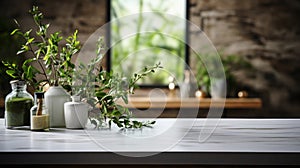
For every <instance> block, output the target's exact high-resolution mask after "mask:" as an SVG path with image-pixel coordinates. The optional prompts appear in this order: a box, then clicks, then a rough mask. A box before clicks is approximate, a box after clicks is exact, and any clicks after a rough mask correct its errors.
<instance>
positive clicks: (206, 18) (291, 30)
mask: <svg viewBox="0 0 300 168" xmlns="http://www.w3.org/2000/svg"><path fill="white" fill-rule="evenodd" d="M190 3H191V7H190V15H191V18H190V19H191V20H192V21H193V22H194V23H195V24H196V25H198V26H199V27H201V28H202V29H203V31H204V32H205V33H206V34H207V36H208V37H209V38H210V40H211V41H212V42H213V44H214V45H215V46H216V48H217V49H218V51H220V52H222V54H224V55H228V54H234V55H238V56H241V57H243V58H245V59H246V60H248V61H249V62H250V63H251V64H252V65H253V67H254V70H253V73H252V75H250V76H249V75H246V74H245V73H243V71H236V72H234V74H235V76H236V77H237V79H238V81H239V83H240V84H241V85H243V86H247V88H248V89H249V90H252V91H256V92H257V93H259V95H260V96H261V97H262V98H263V100H264V102H263V103H264V115H265V116H271V117H284V116H298V117H299V116H300V114H299V110H300V106H299V105H298V104H299V98H300V97H299V96H300V94H299V93H300V88H299V84H300V83H299V82H300V81H299V79H300V75H299V72H300V71H299V70H300V66H299V65H300V64H299V63H300V55H299V54H300V22H299V16H300V15H299V14H300V1H299V0H293V1H289V0H191V1H190Z"/></svg>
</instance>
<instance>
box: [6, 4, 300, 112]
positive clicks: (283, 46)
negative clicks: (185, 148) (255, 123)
mask: <svg viewBox="0 0 300 168" xmlns="http://www.w3.org/2000/svg"><path fill="white" fill-rule="evenodd" d="M33 4H37V5H38V6H39V7H40V9H41V11H42V12H43V13H44V14H45V16H46V18H45V19H46V20H45V21H47V22H48V21H49V22H51V29H50V30H51V31H54V30H55V31H56V30H61V31H62V35H64V36H67V35H70V34H71V33H72V32H74V31H75V29H78V30H79V39H80V40H81V41H82V42H84V41H85V40H86V39H87V38H88V37H89V35H91V33H93V32H94V31H95V30H96V29H97V28H99V27H100V26H102V25H103V24H104V23H105V19H106V1H105V0H51V1H48V0H39V1H37V3H36V2H35V1H33V0H22V1H21V0H9V1H1V2H0V14H1V15H0V16H1V19H2V18H6V19H7V18H8V19H13V18H16V19H17V20H18V21H19V22H20V24H21V25H22V27H23V28H24V29H29V28H31V27H32V25H33V21H32V19H31V17H30V15H29V14H27V11H28V9H30V8H31V6H32V5H33ZM189 10H190V20H191V21H192V22H193V23H194V24H196V25H197V26H199V27H201V28H202V29H203V31H204V32H205V33H206V34H207V36H208V37H209V38H210V40H211V41H212V42H213V44H214V45H215V46H216V48H217V49H218V51H221V52H222V54H224V55H228V54H234V55H238V56H241V57H243V58H245V59H246V60H248V61H249V62H250V63H251V64H252V65H253V67H254V70H253V72H252V73H251V75H249V74H246V73H244V72H243V71H242V70H237V71H235V72H234V74H235V76H236V78H237V80H238V82H239V83H240V85H241V86H242V87H244V88H247V89H248V90H249V92H254V93H256V94H255V95H256V96H261V97H262V98H263V103H264V110H263V111H264V113H263V116H265V117H299V116H300V111H299V110H300V105H298V104H299V100H298V98H299V96H300V94H299V93H300V89H299V88H300V87H298V84H299V79H300V75H299V74H298V72H299V70H300V69H299V63H300V57H299V54H300V40H299V39H300V22H299V21H298V16H300V15H299V14H300V1H299V0H190V7H189ZM191 59H193V58H191ZM192 62H194V61H192ZM192 66H193V67H195V66H197V65H192Z"/></svg>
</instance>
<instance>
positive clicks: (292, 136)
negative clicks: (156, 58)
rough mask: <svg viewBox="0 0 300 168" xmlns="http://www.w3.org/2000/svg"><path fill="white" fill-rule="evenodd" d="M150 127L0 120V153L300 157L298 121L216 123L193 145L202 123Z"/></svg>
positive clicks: (161, 123) (173, 121)
mask: <svg viewBox="0 0 300 168" xmlns="http://www.w3.org/2000/svg"><path fill="white" fill-rule="evenodd" d="M156 121H157V123H156V124H155V125H154V127H153V128H144V129H139V130H134V131H133V130H127V131H121V130H120V129H119V128H115V127H114V128H112V129H111V130H97V129H93V128H92V126H91V125H88V128H86V129H84V130H83V129H73V130H72V129H64V128H55V129H51V131H50V132H33V131H29V130H9V129H5V127H4V120H3V119H1V120H0V125H1V126H0V151H1V152H5V151H13V152H19V151H27V152H31V151H35V152H45V151H51V152H65V151H68V152H69V151H70V152H81V151H88V152H105V151H113V152H118V151H144V152H145V151H150V152H161V151H171V152H177V151H182V152H216V151H219V152H292V153H293V152H298V153H299V152H300V120H297V119H221V120H220V123H219V125H218V126H217V128H216V129H215V131H214V132H213V134H212V135H211V136H210V138H209V139H208V140H207V141H205V142H203V143H199V141H198V136H199V133H200V131H201V129H203V128H202V126H203V124H204V121H205V119H177V120H176V119H156Z"/></svg>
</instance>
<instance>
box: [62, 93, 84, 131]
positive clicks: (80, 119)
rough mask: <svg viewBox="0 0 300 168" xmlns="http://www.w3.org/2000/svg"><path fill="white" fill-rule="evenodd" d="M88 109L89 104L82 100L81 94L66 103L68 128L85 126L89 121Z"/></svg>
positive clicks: (65, 110) (65, 111)
mask: <svg viewBox="0 0 300 168" xmlns="http://www.w3.org/2000/svg"><path fill="white" fill-rule="evenodd" d="M88 109H89V106H88V104H87V103H84V102H81V101H80V96H72V102H66V103H65V104H64V113H65V121H66V128H71V129H79V128H85V125H86V124H87V121H88Z"/></svg>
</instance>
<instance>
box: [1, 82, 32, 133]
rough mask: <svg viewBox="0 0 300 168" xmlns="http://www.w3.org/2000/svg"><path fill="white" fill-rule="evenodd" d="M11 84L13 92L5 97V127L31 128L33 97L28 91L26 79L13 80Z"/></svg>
mask: <svg viewBox="0 0 300 168" xmlns="http://www.w3.org/2000/svg"><path fill="white" fill-rule="evenodd" d="M10 84H11V88H12V92H11V93H9V94H8V95H7V96H6V97H5V127H6V128H9V129H14V128H16V129H18V128H27V129H29V126H30V109H31V107H32V106H33V97H32V96H31V94H30V93H28V92H27V91H26V87H27V85H26V82H25V81H21V80H13V81H11V82H10Z"/></svg>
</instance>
